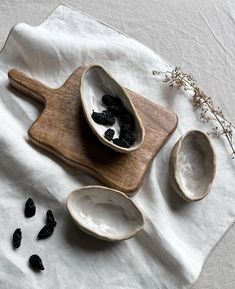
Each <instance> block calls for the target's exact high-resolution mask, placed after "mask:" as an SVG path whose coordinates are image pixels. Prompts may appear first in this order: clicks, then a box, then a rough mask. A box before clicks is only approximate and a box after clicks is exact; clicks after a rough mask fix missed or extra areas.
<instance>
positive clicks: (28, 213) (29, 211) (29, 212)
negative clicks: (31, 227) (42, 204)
mask: <svg viewBox="0 0 235 289" xmlns="http://www.w3.org/2000/svg"><path fill="white" fill-rule="evenodd" d="M35 213H36V206H35V204H34V201H33V200H32V199H31V198H29V199H28V200H27V202H26V204H25V209H24V214H25V217H26V218H31V217H33V216H34V215H35Z"/></svg>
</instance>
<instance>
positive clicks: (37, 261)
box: [29, 254, 45, 270]
mask: <svg viewBox="0 0 235 289" xmlns="http://www.w3.org/2000/svg"><path fill="white" fill-rule="evenodd" d="M29 264H30V266H31V267H32V268H33V269H34V270H44V269H45V268H44V266H43V264H42V259H41V258H40V257H39V256H38V255H36V254H34V255H32V256H31V257H30V258H29Z"/></svg>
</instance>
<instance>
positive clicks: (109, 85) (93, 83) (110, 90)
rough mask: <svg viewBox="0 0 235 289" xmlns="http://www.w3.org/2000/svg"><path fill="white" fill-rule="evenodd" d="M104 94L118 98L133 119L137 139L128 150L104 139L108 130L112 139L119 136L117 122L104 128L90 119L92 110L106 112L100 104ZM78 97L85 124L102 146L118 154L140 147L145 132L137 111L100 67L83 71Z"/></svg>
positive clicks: (119, 87) (117, 85)
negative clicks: (111, 134) (112, 131)
mask: <svg viewBox="0 0 235 289" xmlns="http://www.w3.org/2000/svg"><path fill="white" fill-rule="evenodd" d="M104 94H108V95H112V96H116V97H118V98H120V100H121V101H122V103H123V105H124V107H125V108H126V109H127V110H128V111H129V112H130V113H131V114H132V116H133V118H134V121H135V129H136V134H137V139H136V141H135V143H134V144H133V145H132V146H131V147H129V148H124V147H121V146H118V145H115V144H114V143H113V142H112V141H108V140H107V139H106V138H105V137H104V133H105V131H106V130H107V129H108V128H112V129H113V130H114V131H115V135H114V138H117V137H118V136H119V132H120V124H119V121H118V120H116V121H115V124H114V125H112V126H105V125H100V124H97V123H96V122H95V121H94V120H93V119H92V117H91V114H92V112H93V110H94V111H95V112H102V111H103V110H106V107H105V106H104V105H103V104H102V100H101V99H102V96H103V95H104ZM80 95H81V100H82V107H83V111H84V115H85V117H86V119H87V122H88V124H89V126H90V128H91V129H92V131H93V132H94V133H95V134H96V136H97V137H98V138H99V140H100V141H101V142H102V143H103V144H104V145H106V146H108V147H110V148H112V149H113V150H115V151H117V152H120V153H128V152H132V151H134V150H136V149H138V148H139V147H140V146H141V144H142V143H143V141H144V135H145V131H144V126H143V124H142V122H141V120H140V118H139V116H138V114H137V111H136V109H135V107H134V105H133V103H132V101H131V99H130V98H129V96H128V95H127V93H126V91H125V90H124V89H123V88H122V86H121V85H120V84H118V83H117V81H116V80H114V78H113V77H112V76H111V75H109V74H108V72H106V71H105V70H104V69H103V68H102V67H101V66H99V65H90V66H88V67H87V68H86V69H85V70H84V72H83V74H82V77H81V85H80Z"/></svg>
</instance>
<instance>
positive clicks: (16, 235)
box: [12, 228, 22, 249]
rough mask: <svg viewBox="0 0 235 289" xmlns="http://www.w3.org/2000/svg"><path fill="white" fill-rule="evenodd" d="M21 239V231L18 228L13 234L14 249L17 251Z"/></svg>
mask: <svg viewBox="0 0 235 289" xmlns="http://www.w3.org/2000/svg"><path fill="white" fill-rule="evenodd" d="M21 239H22V233H21V229H20V228H18V229H16V230H15V232H14V234H13V238H12V243H13V247H14V248H15V249H16V248H19V247H20V244H21Z"/></svg>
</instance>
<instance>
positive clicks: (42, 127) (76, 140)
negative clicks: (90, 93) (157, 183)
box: [8, 66, 178, 194]
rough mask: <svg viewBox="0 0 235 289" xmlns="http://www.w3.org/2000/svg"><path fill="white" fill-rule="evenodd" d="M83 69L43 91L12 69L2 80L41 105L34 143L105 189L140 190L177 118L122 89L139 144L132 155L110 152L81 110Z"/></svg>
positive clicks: (31, 131)
mask: <svg viewBox="0 0 235 289" xmlns="http://www.w3.org/2000/svg"><path fill="white" fill-rule="evenodd" d="M86 69H87V67H86V66H80V67H79V68H78V69H77V70H75V71H74V72H73V74H72V75H71V76H70V77H69V78H68V80H67V81H66V82H65V83H64V85H63V86H62V87H60V88H58V89H52V88H49V87H47V86H45V85H44V84H42V83H40V82H39V81H37V80H34V79H31V78H30V77H28V76H27V75H26V74H24V73H23V72H21V71H19V70H17V69H11V70H10V71H9V73H8V77H9V81H10V83H11V85H12V86H13V87H15V88H16V89H17V90H19V91H21V92H23V93H25V94H27V95H28V96H30V97H33V98H35V99H36V100H38V101H40V102H42V103H44V105H45V107H44V110H43V112H42V113H41V115H40V116H39V117H38V119H37V120H36V121H35V122H34V123H33V125H32V126H31V127H30V129H29V131H28V135H29V139H30V140H31V141H32V142H33V143H34V144H36V145H37V146H39V147H42V148H44V149H45V150H47V151H49V152H51V153H53V154H54V155H56V156H58V157H60V158H61V159H63V160H64V161H66V162H67V163H70V164H71V165H74V166H77V167H79V168H81V169H83V170H85V171H87V172H88V173H89V174H91V175H93V176H94V177H96V178H97V179H99V180H100V181H101V182H103V183H104V184H105V185H106V186H109V187H112V188H115V189H119V190H121V191H123V192H124V193H126V194H133V193H134V192H136V191H137V190H138V189H139V187H140V186H141V184H142V182H143V178H144V175H145V174H146V172H147V170H148V168H149V166H150V164H151V162H152V160H153V158H154V157H155V156H156V154H157V152H158V151H159V150H160V148H161V147H162V146H163V144H164V143H165V142H166V140H167V139H168V138H169V136H170V135H171V134H172V132H173V131H174V130H175V128H176V126H177V121H178V120H177V116H176V115H175V114H174V113H173V112H172V111H170V110H168V109H166V108H163V107H161V106H159V105H157V104H154V103H152V102H150V101H149V100H147V99H145V98H144V97H142V96H140V95H138V94H136V93H134V92H132V91H130V90H128V89H125V90H126V92H127V93H128V95H129V96H130V98H131V100H132V102H133V104H134V106H135V108H136V110H137V112H138V114H139V117H140V118H141V120H142V123H143V125H144V128H145V140H144V143H143V144H142V146H141V147H140V148H139V149H138V150H136V151H134V152H131V153H128V154H121V153H118V152H115V151H113V150H112V149H110V148H108V147H107V146H105V145H103V144H102V143H101V142H100V141H99V140H98V138H97V137H96V136H95V134H94V133H93V132H92V131H91V129H90V127H89V126H88V124H87V122H86V120H85V117H84V114H83V111H82V105H81V98H80V78H81V75H82V73H83V72H84V71H85V70H86Z"/></svg>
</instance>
